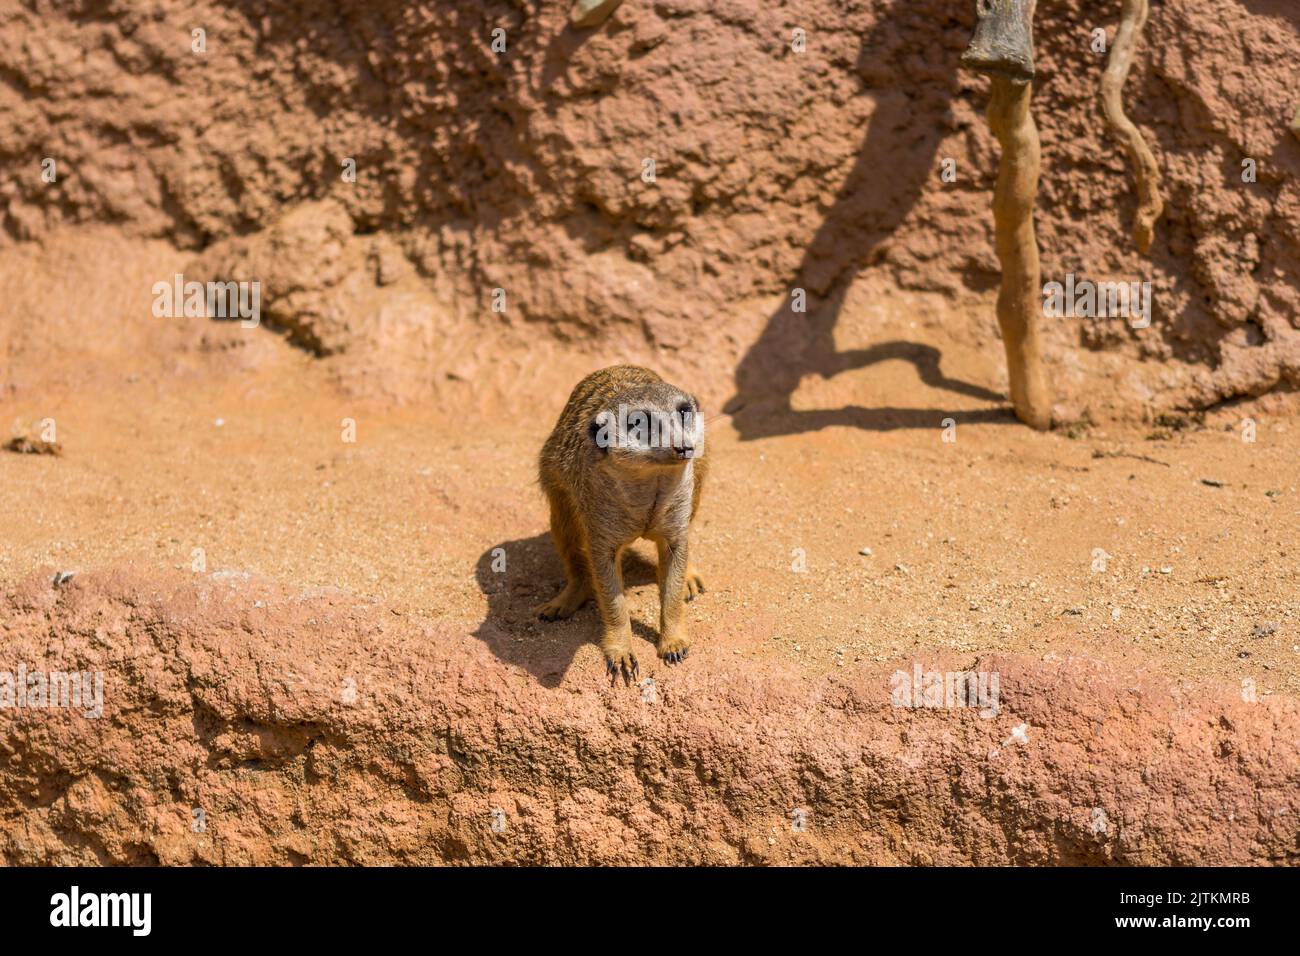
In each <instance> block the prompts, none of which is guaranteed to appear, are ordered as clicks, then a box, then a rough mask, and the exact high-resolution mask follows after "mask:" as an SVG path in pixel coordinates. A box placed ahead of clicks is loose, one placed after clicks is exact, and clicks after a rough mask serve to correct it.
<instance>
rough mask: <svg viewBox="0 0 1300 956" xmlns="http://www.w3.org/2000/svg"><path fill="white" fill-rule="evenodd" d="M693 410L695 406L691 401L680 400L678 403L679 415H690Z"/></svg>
mask: <svg viewBox="0 0 1300 956" xmlns="http://www.w3.org/2000/svg"><path fill="white" fill-rule="evenodd" d="M693 411H695V406H694V405H692V404H691V403H690V402H678V404H677V414H678V415H689V414H690V413H691V412H693Z"/></svg>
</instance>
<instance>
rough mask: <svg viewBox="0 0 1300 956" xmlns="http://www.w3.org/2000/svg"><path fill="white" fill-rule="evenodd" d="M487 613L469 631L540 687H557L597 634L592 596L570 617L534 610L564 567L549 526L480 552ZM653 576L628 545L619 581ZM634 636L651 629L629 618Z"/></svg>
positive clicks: (636, 582)
mask: <svg viewBox="0 0 1300 956" xmlns="http://www.w3.org/2000/svg"><path fill="white" fill-rule="evenodd" d="M474 577H475V579H476V580H477V582H478V586H479V590H481V591H482V592H483V595H484V596H485V597H486V598H487V602H488V607H487V614H486V615H485V617H484V618H483V623H482V624H480V625H479V626H478V629H477V630H476V631H475V632H474V636H475V637H477V638H478V639H479V640H481V641H482V642H483V643H484V644H486V645H487V646H488V649H489V650H491V651H492V653H493V654H495V655H496V656H497V657H498V658H499V659H500V660H502V661H503V662H505V663H507V664H513V665H515V666H517V667H522V668H523V669H524V670H526V671H527V672H528V673H529V674H531V675H532V676H533V677H534V678H536V680H537V681H538V682H539V683H540V684H541V685H542V686H543V687H548V688H552V687H558V686H559V685H560V683H561V682H562V681H563V680H564V675H565V674H566V673H567V672H568V670H569V666H570V665H571V664H572V663H573V659H574V657H575V656H576V655H577V653H578V650H579V648H581V647H582V646H583V645H584V644H592V645H595V644H596V643H597V642H598V641H599V639H600V616H599V615H598V614H597V612H596V605H595V602H594V601H589V602H587V604H586V605H584V606H583V607H582V608H580V609H579V610H578V611H577V613H575V614H574V615H573V616H572V617H570V618H568V619H566V620H562V621H541V620H538V618H537V613H536V611H535V610H534V609H535V608H536V607H537V605H539V604H542V603H543V602H545V601H548V600H550V599H551V598H553V597H555V595H556V594H558V593H559V591H560V589H561V588H562V587H563V586H564V568H563V567H562V566H561V564H560V558H559V555H557V554H556V553H555V545H554V544H553V543H552V542H551V535H550V532H543V533H541V534H536V535H533V536H532V537H531V538H516V539H515V540H513V541H502V542H501V543H499V544H495V545H493V546H492V547H490V548H488V549H487V550H486V551H484V552H483V554H482V555H480V556H479V559H478V562H477V563H476V564H475V566H474ZM656 581H657V576H656V572H655V566H654V564H653V563H652V562H650V561H648V560H647V559H646V558H644V557H643V556H642V555H640V554H638V553H637V552H635V551H631V550H629V551H628V552H627V553H626V554H625V556H624V559H623V582H624V584H625V586H626V587H628V588H634V587H640V586H643V585H647V584H654V583H655V582H656ZM633 630H634V631H635V632H636V633H637V634H638V636H640V637H643V638H645V639H646V640H649V641H651V642H653V641H654V640H655V634H654V632H653V630H652V629H651V628H649V627H647V626H646V625H644V624H641V623H640V622H636V621H634V622H633Z"/></svg>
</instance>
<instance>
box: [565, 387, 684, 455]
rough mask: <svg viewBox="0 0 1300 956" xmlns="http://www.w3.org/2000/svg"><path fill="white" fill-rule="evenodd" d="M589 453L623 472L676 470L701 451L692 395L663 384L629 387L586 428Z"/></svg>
mask: <svg viewBox="0 0 1300 956" xmlns="http://www.w3.org/2000/svg"><path fill="white" fill-rule="evenodd" d="M587 437H588V439H589V441H590V442H591V444H592V447H593V448H594V454H596V455H597V456H598V457H600V458H601V459H603V460H605V461H607V462H609V463H610V464H613V465H615V466H618V467H620V468H623V469H626V470H633V471H646V470H655V469H664V468H682V467H684V466H685V465H686V464H687V462H689V461H691V460H692V459H694V458H697V457H699V455H700V454H701V453H702V452H703V451H704V419H703V417H702V416H701V415H700V403H699V401H698V400H697V399H696V398H695V396H693V395H690V394H688V393H686V392H683V391H682V390H681V389H679V388H675V387H674V386H672V385H669V384H668V383H666V382H655V383H653V384H651V385H645V386H642V387H640V388H637V389H631V390H628V391H626V392H623V393H622V394H620V395H619V396H618V398H617V399H616V400H615V402H611V404H610V406H609V407H607V408H605V409H602V410H601V411H600V412H599V413H598V414H597V415H596V416H595V418H593V420H592V421H591V422H590V423H589V425H588V427H587Z"/></svg>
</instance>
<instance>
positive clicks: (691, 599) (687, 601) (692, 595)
mask: <svg viewBox="0 0 1300 956" xmlns="http://www.w3.org/2000/svg"><path fill="white" fill-rule="evenodd" d="M694 600H695V595H694V594H688V595H686V603H687V604H690V603H691V602H692V601H694Z"/></svg>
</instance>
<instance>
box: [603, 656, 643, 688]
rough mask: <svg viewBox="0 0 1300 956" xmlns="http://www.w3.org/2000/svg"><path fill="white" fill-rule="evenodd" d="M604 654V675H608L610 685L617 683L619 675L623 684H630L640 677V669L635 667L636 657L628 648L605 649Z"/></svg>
mask: <svg viewBox="0 0 1300 956" xmlns="http://www.w3.org/2000/svg"><path fill="white" fill-rule="evenodd" d="M603 650H604V652H605V673H606V674H608V675H609V682H610V684H611V685H612V684H615V683H617V682H618V678H619V675H622V677H623V683H624V684H631V683H632V682H633V681H634V680H636V679H637V677H638V676H639V675H640V669H639V668H638V666H637V662H636V655H635V654H633V653H632V649H631V648H630V647H606V648H603Z"/></svg>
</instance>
